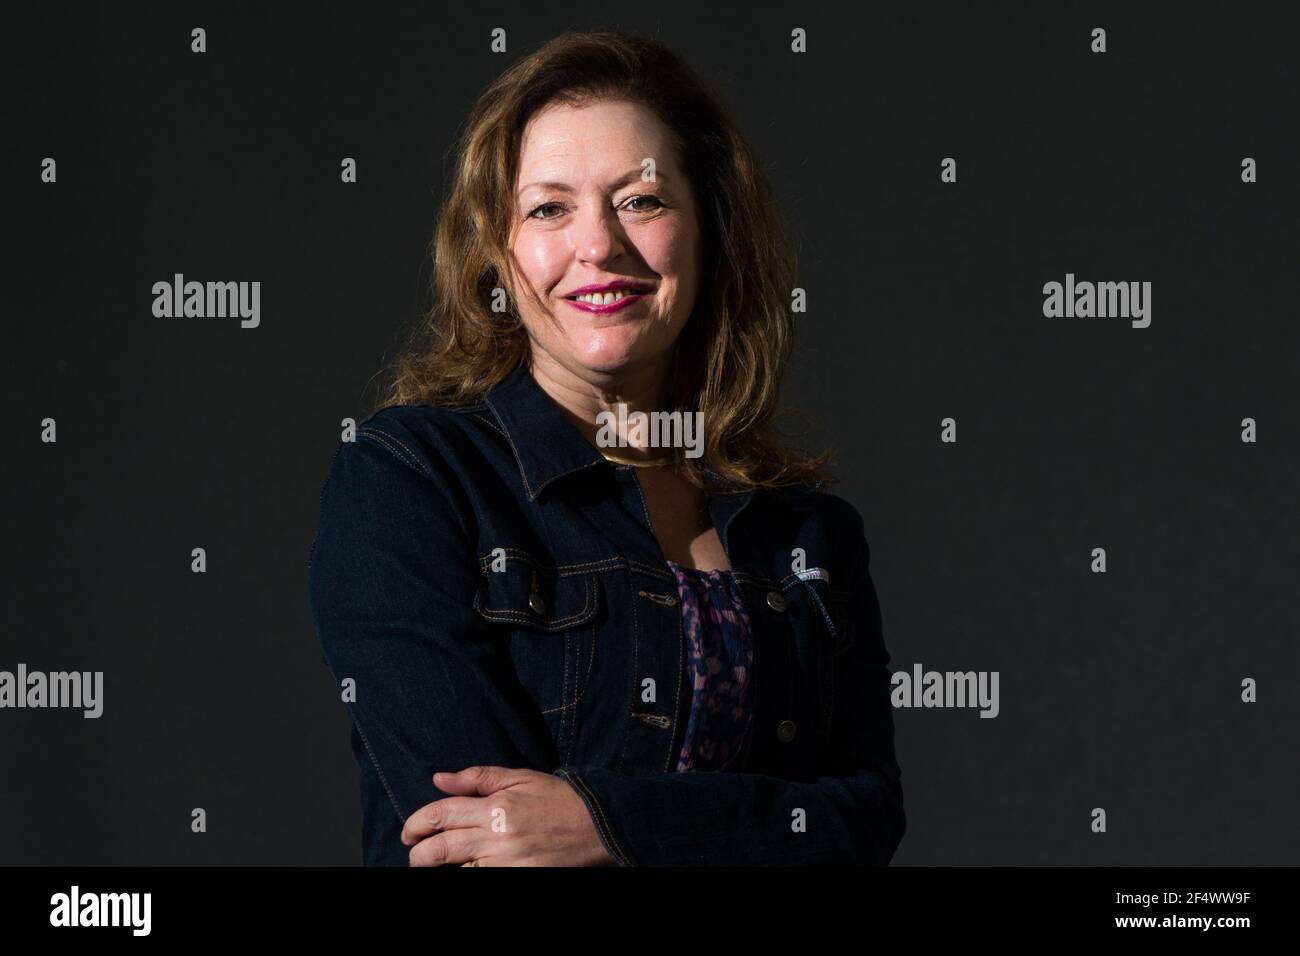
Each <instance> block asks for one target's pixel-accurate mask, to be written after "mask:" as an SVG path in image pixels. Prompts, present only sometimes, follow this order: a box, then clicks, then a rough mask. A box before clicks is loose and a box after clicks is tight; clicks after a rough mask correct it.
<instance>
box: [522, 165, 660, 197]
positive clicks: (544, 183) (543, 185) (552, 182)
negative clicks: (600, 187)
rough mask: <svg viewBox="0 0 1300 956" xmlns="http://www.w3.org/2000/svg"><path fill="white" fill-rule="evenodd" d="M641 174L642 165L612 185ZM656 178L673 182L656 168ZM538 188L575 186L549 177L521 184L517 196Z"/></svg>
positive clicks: (638, 176) (636, 177)
mask: <svg viewBox="0 0 1300 956" xmlns="http://www.w3.org/2000/svg"><path fill="white" fill-rule="evenodd" d="M640 176H641V167H640V166H638V167H637V168H636V169H633V170H632V171H630V172H627V173H624V174H623V176H622V177H620V178H619V179H616V180H614V181H613V182H612V183H610V186H612V187H614V188H617V187H619V186H626V185H627V184H628V183H630V182H631V181H632V180H634V179H639V178H640ZM655 178H656V179H663V180H666V181H668V182H672V177H671V176H666V175H664V174H663V173H662V172H660V171H659V170H658V169H656V170H655ZM537 188H542V189H554V190H558V191H559V192H566V193H569V192H573V187H572V186H570V185H569V184H568V183H562V182H559V181H558V180H553V179H548V180H544V181H539V182H535V183H528V184H527V185H524V186H520V187H519V192H517V193H515V198H516V199H518V198H519V197H520V196H522V195H523V194H524V193H525V192H527V191H528V190H529V189H537Z"/></svg>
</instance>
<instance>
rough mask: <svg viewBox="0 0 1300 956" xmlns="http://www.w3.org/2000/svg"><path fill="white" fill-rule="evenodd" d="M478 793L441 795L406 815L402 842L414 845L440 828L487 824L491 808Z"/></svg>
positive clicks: (489, 821)
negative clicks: (483, 804) (484, 804)
mask: <svg viewBox="0 0 1300 956" xmlns="http://www.w3.org/2000/svg"><path fill="white" fill-rule="evenodd" d="M482 803H483V801H482V800H481V799H479V798H477V797H443V798H442V799H441V800H434V801H433V802H432V803H426V804H425V805H424V806H422V807H420V809H418V810H416V811H415V812H414V813H412V814H411V815H410V816H409V817H407V818H406V823H405V824H404V825H403V826H402V843H403V844H404V845H406V846H414V845H415V844H417V843H419V842H420V841H421V840H423V839H424V838H425V837H429V836H432V835H433V834H435V833H437V832H438V831H439V830H449V829H460V828H464V827H476V826H486V825H489V824H490V823H491V811H490V809H489V808H487V807H484V806H482Z"/></svg>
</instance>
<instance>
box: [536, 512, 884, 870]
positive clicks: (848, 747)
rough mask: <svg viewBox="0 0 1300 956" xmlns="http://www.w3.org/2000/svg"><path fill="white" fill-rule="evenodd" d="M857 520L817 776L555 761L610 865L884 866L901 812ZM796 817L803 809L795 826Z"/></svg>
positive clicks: (877, 623) (875, 607)
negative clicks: (657, 770) (827, 734)
mask: <svg viewBox="0 0 1300 956" xmlns="http://www.w3.org/2000/svg"><path fill="white" fill-rule="evenodd" d="M854 515H855V516H856V515H857V512H856V510H854ZM861 522H862V519H861V517H860V516H857V517H856V524H855V527H856V532H857V533H856V534H855V538H856V542H857V543H856V549H855V554H854V556H853V558H852V559H851V562H850V565H849V567H850V578H849V580H850V581H851V585H852V590H851V592H850V598H849V600H850V606H849V611H848V613H847V614H846V615H845V616H844V617H845V620H844V624H845V626H847V627H848V628H849V630H850V635H851V642H850V643H849V644H848V646H847V647H846V648H845V649H844V650H843V651H842V653H841V655H840V657H839V658H838V659H837V663H836V669H835V681H836V684H835V699H834V708H835V710H834V715H833V719H832V724H831V740H830V745H829V748H828V751H827V754H828V756H827V758H826V762H825V764H824V766H823V767H822V768H821V769H820V772H819V775H818V777H817V779H815V780H812V781H792V780H785V779H782V778H779V777H774V776H769V775H765V774H757V773H732V772H726V771H724V772H697V773H664V774H654V775H648V776H640V775H629V774H626V773H621V772H618V771H612V770H608V769H605V768H603V767H594V766H592V767H562V768H560V769H558V770H556V771H555V773H556V775H558V776H561V777H564V778H565V779H567V780H568V781H569V783H570V784H571V785H572V786H573V787H574V789H576V790H577V791H578V793H579V794H580V795H581V796H582V798H583V799H584V800H585V801H586V803H587V808H588V810H590V812H591V814H592V818H593V819H594V820H595V822H596V826H597V829H598V831H599V832H600V834H601V838H602V840H603V841H604V843H605V846H606V849H608V850H609V852H610V853H611V855H613V856H614V858H615V859H616V860H617V861H618V863H619V864H620V865H622V866H636V865H644V866H655V865H659V866H663V865H723V866H734V865H828V864H849V865H882V866H883V865H885V864H887V863H888V862H889V861H890V859H891V858H892V857H893V854H894V851H895V849H897V847H898V844H899V842H900V841H901V840H902V837H903V831H904V829H905V826H906V817H905V815H904V812H903V791H902V786H901V783H900V778H901V772H900V770H899V767H898V764H897V762H896V761H895V754H894V724H893V714H892V711H891V704H890V695H889V689H890V673H889V670H888V663H889V654H888V652H887V651H886V649H885V645H884V641H883V638H882V635H881V616H880V607H879V604H878V602H877V598H876V590H875V586H874V584H873V583H872V580H871V576H870V572H869V570H868V564H869V561H870V552H869V549H868V546H867V542H866V539H865V537H863V536H862V534H861V528H862V523H861ZM800 810H802V811H803V814H802V815H800V814H799V813H798V811H800ZM796 819H802V822H803V826H804V829H803V831H802V832H799V830H798V828H797V827H796V826H795V820H796Z"/></svg>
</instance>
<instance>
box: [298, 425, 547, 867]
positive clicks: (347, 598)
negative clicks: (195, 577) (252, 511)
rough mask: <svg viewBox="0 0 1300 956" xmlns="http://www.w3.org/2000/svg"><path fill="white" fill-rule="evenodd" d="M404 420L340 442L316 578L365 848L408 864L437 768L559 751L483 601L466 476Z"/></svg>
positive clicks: (316, 613) (324, 495) (503, 762)
mask: <svg viewBox="0 0 1300 956" xmlns="http://www.w3.org/2000/svg"><path fill="white" fill-rule="evenodd" d="M395 431H396V429H394V431H389V430H386V429H385V430H381V429H377V428H375V427H374V426H367V425H364V424H363V425H362V427H361V428H360V429H359V430H358V432H357V440H356V441H355V442H344V443H343V444H342V445H341V446H340V447H339V449H338V451H337V452H336V453H335V456H334V461H333V463H332V465H331V468H330V473H329V476H328V478H327V479H326V481H325V484H324V486H323V488H322V490H321V509H320V525H319V528H318V531H317V534H316V538H315V541H314V543H313V545H312V551H311V557H310V559H309V562H308V564H309V571H308V577H309V591H310V599H311V608H312V616H313V619H314V622H315V625H316V630H317V635H318V637H319V639H320V642H321V646H322V648H323V650H324V657H325V661H326V663H327V664H328V665H329V667H330V670H331V671H332V672H333V674H334V677H335V678H336V680H337V682H338V684H339V685H340V688H341V690H340V692H341V694H342V695H343V700H344V703H345V706H346V707H347V710H348V714H349V716H350V718H351V721H352V725H353V735H352V739H353V751H354V753H355V755H356V758H357V760H358V763H359V764H360V767H361V781H362V805H363V827H362V830H363V842H364V844H365V846H364V858H365V861H366V862H367V863H386V864H390V865H406V863H407V860H408V855H409V852H410V850H409V848H408V847H405V846H403V845H402V844H401V841H400V839H399V837H400V834H401V828H402V825H403V824H404V823H405V821H406V818H407V816H409V815H410V814H411V812H412V811H414V810H416V809H418V808H420V807H422V806H424V805H425V804H427V803H429V802H431V801H433V800H437V799H441V798H442V797H444V796H447V794H445V793H443V792H442V791H440V790H438V789H437V788H436V787H434V785H433V779H432V777H433V773H434V771H438V770H448V771H456V770H462V769H464V768H465V767H469V766H473V765H475V764H497V765H500V766H506V767H522V768H527V769H533V770H539V771H541V772H543V773H549V772H551V771H552V770H553V769H554V767H555V765H556V756H555V754H554V752H553V750H554V748H553V746H552V744H551V740H550V736H549V734H548V733H547V732H546V728H545V724H544V722H543V719H542V717H541V716H540V715H539V714H538V713H537V711H536V709H535V708H529V707H528V706H527V704H528V699H527V696H526V694H525V692H524V691H523V688H522V687H521V686H520V684H519V681H518V678H517V676H516V674H515V670H514V667H513V665H512V663H511V661H510V660H509V658H508V656H507V654H506V652H505V651H504V650H503V649H502V648H501V647H500V645H499V644H498V643H494V642H493V640H492V638H491V636H490V634H489V630H488V629H489V627H490V625H488V624H487V622H485V621H483V620H482V619H481V617H480V616H479V615H478V614H477V612H475V611H474V608H473V596H474V593H475V589H476V588H477V586H478V584H479V578H480V575H479V568H478V561H477V557H476V555H475V554H474V549H473V545H472V541H471V539H470V538H469V535H468V533H467V529H466V528H465V527H464V526H463V524H462V517H461V515H462V514H463V513H464V510H461V511H458V510H457V509H456V508H455V507H453V505H452V501H453V500H456V499H455V494H456V492H455V489H454V487H453V485H452V483H451V482H449V481H447V480H445V479H440V477H439V474H438V471H437V470H436V469H435V467H433V466H432V465H431V463H430V461H429V459H428V457H427V456H422V455H420V454H419V453H417V451H416V450H415V449H414V448H413V447H412V446H413V445H414V442H413V441H409V440H404V439H403V437H402V436H401V435H400V434H394V432H395ZM408 438H409V436H408ZM349 679H350V680H352V681H354V682H355V687H354V688H353V691H352V694H351V695H349V693H348V690H347V688H346V686H345V684H344V682H345V681H347V680H349ZM351 696H354V697H355V699H350V697H351ZM380 787H382V790H381V789H380Z"/></svg>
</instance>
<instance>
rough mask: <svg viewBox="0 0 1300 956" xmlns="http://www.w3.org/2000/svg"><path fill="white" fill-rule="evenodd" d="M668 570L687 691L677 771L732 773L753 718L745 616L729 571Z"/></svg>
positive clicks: (672, 565)
mask: <svg viewBox="0 0 1300 956" xmlns="http://www.w3.org/2000/svg"><path fill="white" fill-rule="evenodd" d="M668 567H669V569H670V570H671V571H672V572H673V575H674V577H676V578H677V594H678V597H679V598H680V600H681V606H682V633H683V634H684V635H685V640H686V686H687V687H689V688H691V696H690V700H689V702H687V704H686V706H687V707H689V711H688V710H687V709H686V707H683V714H682V717H683V719H685V720H686V736H685V738H684V739H683V741H682V750H681V753H680V754H679V755H678V758H677V769H678V770H679V771H685V770H726V769H728V767H733V769H734V765H735V762H736V760H737V758H738V756H739V755H740V753H741V752H742V751H743V749H744V745H745V740H746V737H747V735H748V733H749V728H750V724H751V721H752V716H753V709H752V708H753V704H752V699H753V686H752V681H751V677H752V674H753V666H754V648H753V644H751V643H750V629H749V617H748V616H747V615H746V614H745V606H744V604H742V603H741V599H740V592H739V589H738V588H737V586H736V582H735V578H733V577H732V575H731V572H730V571H718V570H715V571H701V570H699V569H698V568H687V567H683V566H682V565H680V564H677V563H675V562H673V561H669V562H668Z"/></svg>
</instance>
